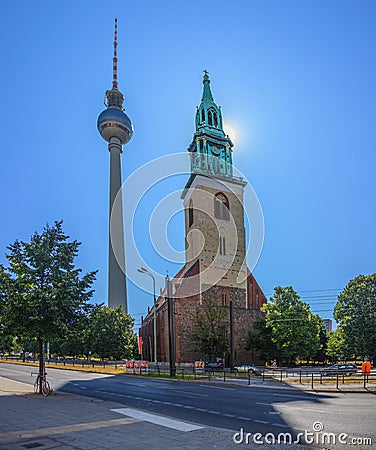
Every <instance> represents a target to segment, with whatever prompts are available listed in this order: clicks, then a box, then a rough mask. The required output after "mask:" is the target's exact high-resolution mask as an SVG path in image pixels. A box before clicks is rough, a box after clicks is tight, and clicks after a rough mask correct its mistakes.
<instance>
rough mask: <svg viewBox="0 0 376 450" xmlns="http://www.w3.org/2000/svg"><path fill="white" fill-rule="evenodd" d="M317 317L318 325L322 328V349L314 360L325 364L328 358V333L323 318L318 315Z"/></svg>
mask: <svg viewBox="0 0 376 450" xmlns="http://www.w3.org/2000/svg"><path fill="white" fill-rule="evenodd" d="M316 317H317V320H318V324H319V327H320V331H319V337H320V348H319V349H318V351H317V353H316V354H315V356H314V357H313V360H314V361H319V362H321V363H323V362H324V361H325V360H326V357H327V346H328V333H327V332H326V330H325V327H324V322H323V320H322V319H321V317H320V316H318V315H317V316H316Z"/></svg>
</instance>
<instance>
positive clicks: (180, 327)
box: [139, 73, 266, 363]
mask: <svg viewBox="0 0 376 450" xmlns="http://www.w3.org/2000/svg"><path fill="white" fill-rule="evenodd" d="M203 84H204V87H203V95H202V99H201V103H200V106H198V107H197V111H196V132H195V134H194V138H193V140H192V143H191V144H190V146H189V147H188V151H189V152H190V155H191V174H190V178H189V180H188V182H187V184H186V186H185V190H184V192H183V195H182V199H183V202H184V211H185V236H186V252H185V253H186V254H185V257H186V263H185V265H184V267H182V269H181V270H180V271H179V272H178V273H177V274H176V275H175V276H174V277H173V278H172V279H171V280H170V279H169V280H168V283H171V291H170V295H171V297H172V299H173V312H172V315H173V317H174V338H175V349H174V350H172V351H174V354H175V356H176V361H181V362H189V361H190V362H192V361H194V360H196V359H200V358H201V357H202V356H203V355H199V354H196V353H195V352H194V350H193V349H192V342H191V341H190V335H191V333H192V330H193V323H192V319H193V317H194V315H195V312H196V311H197V310H198V309H199V308H202V305H203V301H205V299H211V300H212V301H213V302H214V304H215V305H216V306H217V307H220V308H223V309H224V311H226V317H227V318H226V319H225V320H226V322H228V323H230V309H231V307H232V308H233V318H232V323H233V342H234V348H233V352H234V354H233V355H234V363H243V362H244V363H245V362H248V363H249V362H252V361H251V360H252V359H254V358H256V355H253V354H252V352H251V351H247V350H246V348H245V347H246V341H247V337H248V332H249V330H250V329H251V328H252V326H253V323H254V321H255V319H256V317H257V316H260V315H261V311H260V308H261V306H262V305H263V304H264V303H266V297H265V295H264V293H263V292H262V289H261V287H260V286H259V284H258V283H257V281H256V279H255V278H254V276H253V274H252V273H251V272H250V271H249V269H248V268H247V266H246V263H245V259H246V241H245V228H244V208H243V193H244V187H245V185H246V182H245V181H244V180H243V179H242V178H238V177H236V176H234V173H233V165H232V153H233V148H232V147H233V143H232V141H231V139H230V137H229V136H228V135H226V134H225V132H224V131H223V122H222V111H221V109H220V108H219V107H218V106H217V105H216V103H215V102H214V99H213V96H212V93H211V89H210V80H209V76H208V74H207V73H205V76H204V80H203ZM166 297H168V294H167V287H166V288H165V289H164V290H163V291H162V292H161V294H160V296H159V298H158V299H157V301H156V315H157V320H156V322H157V325H156V326H157V354H158V361H165V362H167V361H169V360H170V355H169V334H168V316H169V312H168V302H167V300H166ZM153 321H154V307H153V308H151V309H150V310H149V311H148V314H147V316H146V317H145V318H144V319H143V321H142V326H141V328H140V333H139V334H140V336H141V337H142V342H143V355H144V357H146V359H149V360H152V348H153ZM218 356H219V357H220V356H222V355H218ZM226 359H227V358H226ZM254 361H255V362H256V360H255V359H254ZM226 363H228V362H227V361H226Z"/></svg>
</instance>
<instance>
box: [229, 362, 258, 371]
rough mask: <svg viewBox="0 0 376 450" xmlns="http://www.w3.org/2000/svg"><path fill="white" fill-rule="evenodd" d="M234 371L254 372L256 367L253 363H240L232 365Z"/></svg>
mask: <svg viewBox="0 0 376 450" xmlns="http://www.w3.org/2000/svg"><path fill="white" fill-rule="evenodd" d="M234 369H235V371H236V372H251V373H256V372H257V369H256V367H255V365H254V364H240V365H239V366H235V367H234Z"/></svg>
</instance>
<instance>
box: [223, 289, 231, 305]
mask: <svg viewBox="0 0 376 450" xmlns="http://www.w3.org/2000/svg"><path fill="white" fill-rule="evenodd" d="M221 303H222V306H229V304H230V294H229V292H228V290H227V289H223V290H222V293H221Z"/></svg>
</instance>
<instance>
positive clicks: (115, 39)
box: [112, 19, 118, 89]
mask: <svg viewBox="0 0 376 450" xmlns="http://www.w3.org/2000/svg"><path fill="white" fill-rule="evenodd" d="M117 46H118V41H117V19H115V24H114V57H113V59H112V61H113V73H112V89H117V88H118V81H117V63H118V59H117Z"/></svg>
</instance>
